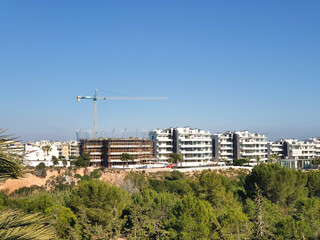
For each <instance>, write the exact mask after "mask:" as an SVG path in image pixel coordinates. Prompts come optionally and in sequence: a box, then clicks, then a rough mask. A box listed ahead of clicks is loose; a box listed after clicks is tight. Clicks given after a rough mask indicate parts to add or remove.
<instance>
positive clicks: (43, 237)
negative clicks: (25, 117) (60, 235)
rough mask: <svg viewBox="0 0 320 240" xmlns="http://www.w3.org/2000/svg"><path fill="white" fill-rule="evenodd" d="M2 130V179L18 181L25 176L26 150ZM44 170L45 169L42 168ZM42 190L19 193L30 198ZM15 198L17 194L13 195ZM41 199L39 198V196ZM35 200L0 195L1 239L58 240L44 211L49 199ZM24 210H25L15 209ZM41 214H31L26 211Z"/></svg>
mask: <svg viewBox="0 0 320 240" xmlns="http://www.w3.org/2000/svg"><path fill="white" fill-rule="evenodd" d="M3 133H4V131H3V130H0V180H4V179H7V178H17V177H20V176H21V175H22V158H23V155H22V148H21V147H18V146H19V145H18V143H15V142H14V138H10V137H9V136H8V135H4V134H3ZM41 167H44V166H41ZM38 190H39V189H37V188H35V187H31V188H30V191H29V189H26V188H24V189H21V190H18V191H16V192H15V194H17V195H20V196H23V195H25V196H27V198H25V199H28V197H29V196H30V195H32V194H34V193H35V192H37V191H38ZM12 196H14V194H13V195H12ZM38 197H39V195H38ZM30 201H31V200H29V199H28V200H24V201H23V200H20V201H19V199H15V198H14V197H12V198H9V197H8V196H6V195H5V194H4V193H0V210H1V211H0V239H3V240H13V239H17V240H49V239H57V238H56V237H57V235H56V232H55V230H54V229H53V227H52V225H51V222H50V221H51V219H49V218H46V217H45V216H42V214H41V213H40V212H41V208H39V206H42V209H44V208H45V207H46V206H45V205H44V204H43V203H46V198H44V199H40V198H38V202H37V201H35V202H30ZM13 208H20V209H21V210H13ZM22 210H25V212H28V210H30V211H29V212H37V213H35V214H27V213H25V212H23V211H22Z"/></svg>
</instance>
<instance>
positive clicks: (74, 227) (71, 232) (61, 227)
mask: <svg viewBox="0 0 320 240" xmlns="http://www.w3.org/2000/svg"><path fill="white" fill-rule="evenodd" d="M46 214H47V215H49V216H51V217H53V218H54V219H55V223H54V224H53V226H54V227H55V229H56V230H57V233H58V234H59V236H60V237H62V238H64V239H70V237H71V239H80V236H79V232H80V226H79V225H78V219H77V217H76V215H75V214H74V213H73V212H72V211H71V209H70V208H67V207H64V206H60V205H55V206H52V207H49V208H47V209H46Z"/></svg>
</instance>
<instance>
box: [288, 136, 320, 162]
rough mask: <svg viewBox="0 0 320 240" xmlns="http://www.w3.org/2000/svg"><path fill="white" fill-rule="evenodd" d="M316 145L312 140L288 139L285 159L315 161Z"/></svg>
mask: <svg viewBox="0 0 320 240" xmlns="http://www.w3.org/2000/svg"><path fill="white" fill-rule="evenodd" d="M316 145H317V144H316V143H315V142H314V141H312V140H304V141H300V140H298V139H286V140H285V143H284V158H289V159H313V158H314V157H315V156H316Z"/></svg>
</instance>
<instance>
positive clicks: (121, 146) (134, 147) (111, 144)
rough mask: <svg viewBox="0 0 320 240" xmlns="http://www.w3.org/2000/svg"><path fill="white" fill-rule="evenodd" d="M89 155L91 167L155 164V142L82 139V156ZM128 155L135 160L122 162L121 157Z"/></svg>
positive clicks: (144, 140) (136, 139)
mask: <svg viewBox="0 0 320 240" xmlns="http://www.w3.org/2000/svg"><path fill="white" fill-rule="evenodd" d="M83 153H88V154H89V158H90V165H91V166H106V167H113V166H120V165H121V166H123V165H132V164H143V163H154V162H156V159H155V158H154V156H153V142H152V141H151V140H149V139H140V138H128V139H122V138H110V139H102V138H100V139H81V140H80V154H83ZM123 153H128V154H129V155H131V156H132V157H133V160H126V161H125V160H122V159H121V155H122V154H123Z"/></svg>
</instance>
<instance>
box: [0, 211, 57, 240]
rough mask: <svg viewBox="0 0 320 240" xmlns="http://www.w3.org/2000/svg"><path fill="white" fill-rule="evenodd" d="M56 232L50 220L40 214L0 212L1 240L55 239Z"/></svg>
mask: <svg viewBox="0 0 320 240" xmlns="http://www.w3.org/2000/svg"><path fill="white" fill-rule="evenodd" d="M55 237H56V236H55V232H54V230H53V229H52V228H51V226H50V225H49V223H48V220H47V219H46V218H44V217H41V216H40V215H39V214H25V213H23V212H21V211H16V210H11V209H9V210H5V211H1V212H0V239H2V240H12V239H21V240H22V239H23V240H24V239H32V240H49V239H54V238H55Z"/></svg>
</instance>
